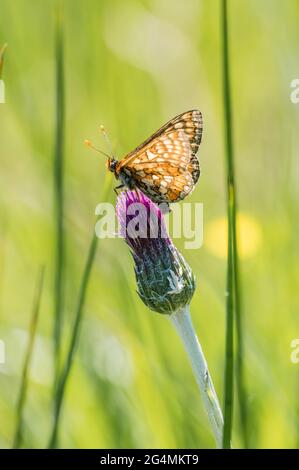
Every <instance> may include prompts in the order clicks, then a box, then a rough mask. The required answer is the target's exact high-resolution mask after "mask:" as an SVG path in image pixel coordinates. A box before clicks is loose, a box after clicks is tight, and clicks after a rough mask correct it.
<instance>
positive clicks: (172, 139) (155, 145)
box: [108, 110, 202, 204]
mask: <svg viewBox="0 0 299 470" xmlns="http://www.w3.org/2000/svg"><path fill="white" fill-rule="evenodd" d="M201 136H202V115H201V113H200V111H198V110H192V111H187V112H185V113H182V114H180V115H179V116H177V117H175V118H174V119H172V120H171V121H169V122H168V123H166V124H165V125H164V126H163V127H161V129H159V130H158V131H157V132H156V133H155V134H153V135H152V136H151V137H150V138H149V139H147V140H146V141H145V142H143V144H141V145H140V146H139V147H137V148H136V149H135V150H133V151H132V152H130V153H129V154H128V155H126V156H125V157H124V158H123V159H122V160H120V161H117V160H115V159H114V158H112V159H109V160H108V169H109V170H110V171H112V172H113V173H114V174H115V177H116V178H117V179H118V180H120V182H121V185H120V187H123V186H125V187H128V188H129V189H134V188H138V189H140V190H141V191H142V192H143V193H144V194H146V195H147V196H148V197H149V198H150V199H152V201H154V202H156V203H167V204H169V203H173V202H178V201H180V200H182V199H184V198H185V197H186V196H187V195H188V194H190V193H191V192H192V190H193V189H194V186H195V184H196V183H197V180H198V178H199V175H200V168H199V161H198V159H197V157H196V153H197V150H198V147H199V144H200V142H201Z"/></svg>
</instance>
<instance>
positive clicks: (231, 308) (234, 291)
mask: <svg viewBox="0 0 299 470" xmlns="http://www.w3.org/2000/svg"><path fill="white" fill-rule="evenodd" d="M221 13H222V15H221V16H222V47H223V50H222V57H223V62H222V67H223V70H222V76H223V101H224V128H225V129H224V130H225V154H226V174H227V217H228V262H227V293H226V294H227V300H226V351H225V386H224V388H225V391H224V431H223V447H224V448H229V447H230V443H231V435H232V420H233V404H234V394H233V389H234V380H233V377H234V376H233V372H234V321H235V324H236V339H237V341H236V343H237V354H236V383H237V390H238V398H239V406H240V417H241V425H242V434H243V440H244V446H245V447H247V446H248V435H247V406H246V393H245V386H244V370H243V325H242V314H241V292H240V283H239V261H238V242H237V200H236V183H235V169H234V148H233V121H232V107H231V89H230V64H229V43H228V12H227V0H222V12H221Z"/></svg>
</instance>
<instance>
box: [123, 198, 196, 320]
mask: <svg viewBox="0 0 299 470" xmlns="http://www.w3.org/2000/svg"><path fill="white" fill-rule="evenodd" d="M116 213H117V218H118V221H119V224H120V235H121V236H122V237H123V238H125V240H126V243H127V244H128V245H129V247H130V248H131V252H132V255H133V258H134V263H135V275H136V281H137V286H138V291H137V292H138V294H139V296H140V298H141V299H142V301H143V302H144V303H145V304H146V305H147V306H148V307H149V308H150V309H151V310H154V311H156V312H159V313H165V314H171V313H173V312H177V311H178V310H179V309H181V308H183V307H185V306H186V305H189V303H190V301H191V299H192V296H193V294H194V291H195V279H194V275H193V273H192V271H191V269H190V267H189V265H188V264H187V263H186V261H185V259H184V258H183V256H182V255H181V254H180V253H179V251H178V250H177V249H176V247H175V246H174V244H173V243H172V241H171V239H170V238H169V236H168V234H167V230H166V226H165V223H164V220H163V216H162V212H161V210H160V209H159V207H158V206H157V205H155V204H154V203H153V202H152V201H151V200H150V199H149V198H148V197H146V196H145V195H144V194H143V193H141V192H140V191H138V192H136V191H126V192H123V193H121V194H120V195H119V196H118V200H117V205H116Z"/></svg>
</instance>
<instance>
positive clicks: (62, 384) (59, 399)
mask: <svg viewBox="0 0 299 470" xmlns="http://www.w3.org/2000/svg"><path fill="white" fill-rule="evenodd" d="M97 241H98V239H97V237H96V235H93V237H92V241H91V244H90V247H89V252H88V256H87V260H86V264H85V269H84V273H83V277H82V281H81V287H80V291H79V298H78V305H77V311H76V315H75V321H74V325H73V329H72V335H71V339H70V344H69V347H68V351H67V356H66V360H65V363H64V366H63V368H62V372H61V375H60V377H59V379H58V381H57V387H56V393H55V399H54V400H55V401H54V419H53V425H52V430H51V436H50V440H49V448H51V449H53V448H55V447H56V445H57V434H58V427H59V421H60V415H61V408H62V403H63V399H64V395H65V389H66V384H67V380H68V377H69V374H70V371H71V367H72V362H73V358H74V354H75V351H76V346H77V342H78V337H79V332H80V326H81V321H82V315H83V310H84V303H85V298H86V292H87V286H88V282H89V278H90V273H91V268H92V265H93V262H94V259H95V254H96V248H97Z"/></svg>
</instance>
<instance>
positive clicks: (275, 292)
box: [0, 0, 299, 448]
mask: <svg viewBox="0 0 299 470" xmlns="http://www.w3.org/2000/svg"><path fill="white" fill-rule="evenodd" d="M56 3H57V2H54V1H50V0H43V1H40V0H30V1H28V0H14V1H11V0H0V46H1V45H2V44H3V43H5V42H7V43H8V48H7V53H6V57H5V63H4V69H3V79H4V81H5V84H6V103H5V104H0V138H1V141H0V152H1V153H0V155H1V172H0V220H1V224H0V338H1V339H2V340H3V341H4V342H5V344H6V363H5V364H1V365H0V417H1V418H0V419H1V428H0V446H1V447H2V448H6V447H10V446H11V445H12V439H13V434H14V429H15V420H16V417H15V410H16V401H17V396H18V391H19V387H20V379H21V371H22V365H23V360H24V354H25V350H26V343H27V341H28V327H29V323H30V317H31V311H32V302H33V294H34V289H35V284H36V278H37V274H38V269H39V266H40V265H41V264H44V265H45V267H46V274H45V286H44V290H43V294H42V301H41V309H40V317H39V322H38V332H37V336H36V343H35V348H34V355H33V363H32V367H31V369H30V381H29V388H28V398H27V402H26V405H25V410H24V420H25V423H24V439H23V446H24V447H45V446H47V442H48V439H49V433H50V427H51V414H52V403H51V401H52V394H53V341H52V333H53V311H54V301H53V297H54V253H55V216H54V208H53V197H54V196H53V154H54V139H55V47H54V45H55V10H56ZM61 3H63V17H64V19H63V29H64V36H65V51H64V52H65V54H64V59H65V60H64V68H65V94H66V101H65V107H66V116H65V167H64V178H65V180H64V183H65V249H66V256H65V265H64V309H63V316H64V322H63V329H62V337H63V343H64V345H66V344H67V343H68V339H69V336H70V333H71V328H72V321H73V318H74V314H75V309H76V305H77V301H78V290H79V286H80V281H81V277H82V272H83V269H84V264H85V260H86V256H87V251H88V246H89V243H90V239H91V236H92V233H93V229H94V225H95V221H96V219H95V215H94V211H95V207H96V205H97V204H98V203H99V202H100V200H101V195H102V194H103V186H104V180H105V178H112V177H111V176H107V175H106V171H105V165H104V159H103V160H101V159H99V158H98V156H97V155H96V154H93V153H92V152H89V151H88V149H86V148H85V147H84V146H83V140H84V139H85V138H90V139H91V140H93V141H94V142H95V144H96V145H97V146H99V147H101V148H103V149H104V150H105V143H104V142H103V141H102V140H101V139H102V138H101V136H100V134H99V132H98V128H99V124H101V123H104V124H105V126H106V128H107V129H108V131H109V134H110V136H111V140H112V143H113V147H114V149H115V153H116V154H117V155H118V156H119V157H121V156H123V155H124V154H125V153H126V152H128V151H130V150H131V149H132V148H134V147H135V146H136V145H138V144H139V143H140V142H141V141H142V140H144V139H145V138H146V137H148V135H150V134H151V133H152V132H153V131H154V130H156V129H157V128H158V127H159V126H160V125H162V124H163V123H164V122H166V121H167V120H169V119H170V118H172V117H173V116H175V115H176V114H178V113H180V112H183V111H185V110H188V109H192V108H199V109H200V110H201V111H202V113H203V117H204V134H203V142H202V145H201V147H200V151H199V155H200V160H201V166H202V176H201V179H200V182H199V184H198V185H197V188H196V190H195V191H194V192H193V194H192V196H191V197H190V199H189V201H193V202H195V201H200V202H203V203H204V246H203V247H202V248H201V249H199V250H196V251H190V250H189V251H188V250H185V249H184V240H176V241H175V242H176V244H177V246H178V247H179V248H180V249H181V251H182V253H183V254H184V255H185V257H186V259H187V260H188V261H189V263H190V264H191V266H192V268H193V269H194V272H195V273H196V276H197V282H198V288H197V291H196V294H195V296H194V299H193V301H192V304H191V311H192V317H193V321H194V324H195V327H196V330H197V333H198V336H199V338H200V340H201V343H202V346H203V349H204V351H205V354H206V357H207V359H208V362H209V365H210V369H211V373H212V377H213V379H214V382H215V386H216V389H217V392H218V394H219V396H220V399H221V400H222V399H223V371H224V345H225V344H224V341H225V282H226V281H225V277H226V260H225V256H226V253H225V223H224V220H225V219H224V217H225V216H226V209H225V205H226V190H225V174H224V150H223V107H222V78H221V34H220V2H219V0H209V1H204V0H201V1H200V0H186V1H184V2H182V1H179V0H175V1H173V0H144V1H137V0H127V1H126V2H124V1H121V0H111V1H108V0H106V1H96V0H84V1H83V0H72V1H71V0H68V1H64V2H61ZM298 18H299V3H298V1H296V0H288V1H285V2H280V1H278V0H274V1H273V0H250V1H248V2H245V1H239V0H231V1H229V37H230V44H231V75H232V94H233V116H234V141H235V152H236V174H237V186H238V198H239V208H240V213H241V216H240V221H241V222H240V229H241V230H240V232H241V274H242V287H243V295H242V297H243V314H244V335H245V356H244V361H245V376H246V377H245V378H246V391H247V397H248V406H249V438H250V446H251V447H258V448H265V447H297V446H298V443H299V421H298V410H299V393H298V392H299V364H297V365H296V364H292V363H291V361H290V353H291V348H290V342H291V340H292V339H294V338H298V337H299V321H298V313H299V300H298V283H299V248H298V229H299V218H298V201H299V185H298V178H299V165H298V150H297V149H298V143H299V133H298V123H299V104H298V105H297V106H296V105H294V104H292V103H291V101H290V91H291V90H290V83H291V81H292V80H293V79H294V78H299V65H298V41H299V35H298ZM110 201H111V202H115V194H114V193H113V191H111V194H110ZM135 289H136V286H135V280H134V274H133V266H132V261H131V258H130V255H129V250H128V249H127V247H126V246H125V244H124V242H123V241H122V240H120V239H104V240H100V241H99V245H98V251H97V257H96V261H95V265H94V267H93V270H92V275H91V279H90V283H89V287H88V293H87V299H86V305H85V309H84V318H83V324H82V330H81V334H80V344H79V348H78V351H77V354H76V356H75V361H74V364H73V369H72V372H71V375H70V379H69V382H68V387H67V393H66V397H65V401H64V406H63V410H62V420H61V423H60V428H59V444H60V446H61V447H72V448H79V447H80V448H81V447H83V448H91V447H104V448H109V447H112V448H115V447H123V448H125V447H133V448H135V447H137V448H151V447H160V448H163V447H165V448H167V447H168V448H176V447H185V448H189V447H193V448H203V447H213V446H214V442H213V436H212V435H211V432H210V430H209V426H208V421H207V418H206V415H205V412H204V410H203V406H202V402H201V400H200V398H199V393H198V390H197V387H196V384H195V381H194V378H193V376H192V371H191V368H190V366H189V363H188V360H187V357H186V354H185V352H184V351H183V348H182V345H181V343H180V340H179V339H178V338H177V336H176V334H175V332H174V330H173V329H172V327H171V324H170V322H169V321H168V320H167V318H165V317H163V316H161V315H159V314H154V313H153V312H150V311H148V310H147V309H146V308H145V306H144V305H143V304H142V303H141V301H140V300H139V298H138V296H137V294H136V292H135ZM233 442H234V446H235V447H239V446H242V445H243V444H242V439H241V433H240V422H239V416H238V407H237V404H236V406H235V413H234V432H233Z"/></svg>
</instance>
